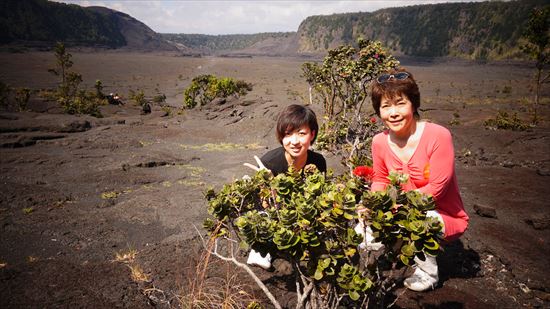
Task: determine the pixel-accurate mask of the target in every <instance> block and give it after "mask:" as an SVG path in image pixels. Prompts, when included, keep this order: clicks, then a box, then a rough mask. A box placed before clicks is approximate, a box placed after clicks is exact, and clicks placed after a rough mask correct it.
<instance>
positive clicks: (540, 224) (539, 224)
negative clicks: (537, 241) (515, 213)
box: [525, 216, 550, 230]
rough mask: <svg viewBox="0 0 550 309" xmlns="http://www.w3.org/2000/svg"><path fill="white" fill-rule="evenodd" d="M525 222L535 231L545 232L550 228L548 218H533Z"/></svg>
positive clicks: (549, 219) (549, 218)
mask: <svg viewBox="0 0 550 309" xmlns="http://www.w3.org/2000/svg"><path fill="white" fill-rule="evenodd" d="M525 222H526V223H527V224H529V225H531V226H532V227H533V228H534V229H535V230H546V229H547V228H548V227H549V226H550V217H545V216H533V217H531V218H529V219H526V220H525Z"/></svg>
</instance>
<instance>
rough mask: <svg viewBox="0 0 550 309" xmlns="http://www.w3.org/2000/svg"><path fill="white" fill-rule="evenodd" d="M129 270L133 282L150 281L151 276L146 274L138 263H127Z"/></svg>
mask: <svg viewBox="0 0 550 309" xmlns="http://www.w3.org/2000/svg"><path fill="white" fill-rule="evenodd" d="M128 267H129V268H130V271H131V272H132V273H131V274H132V280H133V281H134V282H150V281H151V278H150V277H149V275H148V274H146V273H144V272H143V269H142V268H141V266H139V265H138V264H135V263H132V264H128Z"/></svg>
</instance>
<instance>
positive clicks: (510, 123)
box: [484, 111, 530, 131]
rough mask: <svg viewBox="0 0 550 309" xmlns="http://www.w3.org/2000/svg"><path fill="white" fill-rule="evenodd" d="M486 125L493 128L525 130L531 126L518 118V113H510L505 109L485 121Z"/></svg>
mask: <svg viewBox="0 0 550 309" xmlns="http://www.w3.org/2000/svg"><path fill="white" fill-rule="evenodd" d="M484 124H485V126H486V127H488V128H493V129H501V130H512V131H525V130H527V129H528V128H529V127H530V126H529V125H528V124H526V123H525V122H524V121H522V120H521V119H519V118H518V115H517V114H516V113H514V114H513V115H508V113H507V112H505V111H499V112H498V114H497V115H496V117H495V118H491V119H488V120H486V121H485V123H484Z"/></svg>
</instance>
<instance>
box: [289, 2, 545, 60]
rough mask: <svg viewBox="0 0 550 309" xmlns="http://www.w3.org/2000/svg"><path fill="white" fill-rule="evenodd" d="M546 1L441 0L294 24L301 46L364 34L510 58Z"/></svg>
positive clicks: (453, 52) (315, 47) (427, 48)
mask: <svg viewBox="0 0 550 309" xmlns="http://www.w3.org/2000/svg"><path fill="white" fill-rule="evenodd" d="M547 5H550V1H549V0H522V1H509V2H498V1H491V2H477V3H445V4H432V5H415V6H408V7H400V8H390V9H382V10H378V11H375V12H372V13H348V14H333V15H330V16H311V17H308V18H306V19H305V20H304V21H303V22H302V23H301V25H300V27H299V29H298V35H299V39H300V41H299V43H300V46H299V51H306V52H314V51H324V50H327V49H329V48H333V47H336V46H338V45H340V44H343V43H353V42H355V41H356V40H357V38H358V37H363V38H366V39H376V40H380V41H382V42H383V43H384V45H386V46H388V47H389V48H391V49H392V50H393V51H399V52H401V53H403V54H406V55H412V56H427V57H436V56H455V57H456V56H458V57H466V58H472V59H488V58H490V59H500V58H509V57H514V56H515V55H516V54H517V53H518V52H519V47H518V46H519V44H518V43H519V41H520V39H521V36H522V33H523V31H524V29H525V25H526V22H527V20H528V19H529V14H530V13H531V11H532V10H533V8H535V7H537V6H538V7H542V6H547Z"/></svg>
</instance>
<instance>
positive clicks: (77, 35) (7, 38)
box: [0, 0, 175, 50]
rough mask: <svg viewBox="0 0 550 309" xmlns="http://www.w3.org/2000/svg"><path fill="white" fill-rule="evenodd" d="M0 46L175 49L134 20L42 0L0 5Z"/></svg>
mask: <svg viewBox="0 0 550 309" xmlns="http://www.w3.org/2000/svg"><path fill="white" fill-rule="evenodd" d="M0 29H2V30H1V32H0V43H4V44H6V43H12V42H17V43H23V44H26V43H29V44H31V45H50V46H51V45H53V44H54V43H55V42H57V41H61V42H65V43H66V44H67V45H72V46H96V47H107V48H121V47H125V48H130V49H138V50H174V49H175V47H173V46H172V45H171V44H169V43H167V42H166V41H165V40H164V39H162V37H161V36H160V35H159V34H157V33H155V32H154V31H153V30H151V29H150V28H149V27H147V26H146V25H145V24H143V23H142V22H140V21H138V20H136V19H135V18H133V17H131V16H129V15H127V14H124V13H121V12H118V11H115V10H111V9H108V8H104V7H89V8H84V7H80V6H78V5H70V4H63V3H56V2H48V1H45V0H25V1H18V0H4V1H1V2H0Z"/></svg>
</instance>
